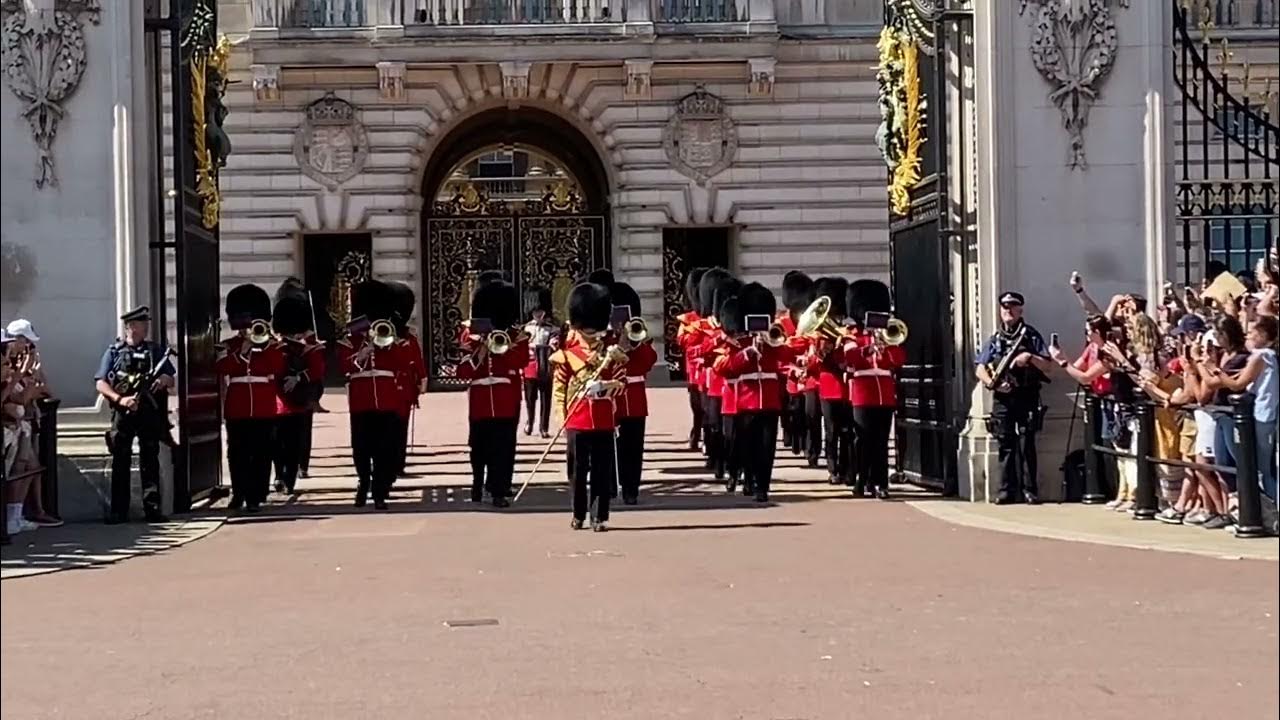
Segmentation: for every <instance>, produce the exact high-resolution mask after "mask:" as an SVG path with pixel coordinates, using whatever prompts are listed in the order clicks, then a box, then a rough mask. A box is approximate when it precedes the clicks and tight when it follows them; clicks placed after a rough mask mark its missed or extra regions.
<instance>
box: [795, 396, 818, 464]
mask: <svg viewBox="0 0 1280 720" xmlns="http://www.w3.org/2000/svg"><path fill="white" fill-rule="evenodd" d="M801 398H802V402H801V404H800V413H799V414H800V424H801V426H802V430H801V436H802V443H803V446H804V455H805V457H806V458H807V459H808V460H809V464H810V465H812V466H814V467H817V465H818V461H819V459H821V458H822V401H821V400H820V399H818V391H817V390H806V391H805V392H804V394H803V395H802V396H801Z"/></svg>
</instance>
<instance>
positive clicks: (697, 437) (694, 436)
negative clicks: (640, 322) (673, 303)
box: [676, 268, 707, 450]
mask: <svg viewBox="0 0 1280 720" xmlns="http://www.w3.org/2000/svg"><path fill="white" fill-rule="evenodd" d="M706 271H707V269H706V268H694V269H693V270H691V271H689V276H688V277H686V278H685V281H684V298H685V307H686V308H688V310H686V311H685V312H683V313H681V314H680V315H679V316H678V317H676V320H677V321H679V323H680V326H679V327H678V328H677V329H676V345H677V346H679V348H680V351H681V353H682V354H683V355H684V380H685V387H686V388H687V389H688V393H689V412H690V414H691V415H692V417H693V426H692V427H691V428H690V429H689V449H690V450H698V449H700V448H701V446H702V424H703V421H702V413H703V400H702V372H703V370H702V363H701V359H700V358H699V357H698V356H697V352H696V349H697V348H698V347H699V346H700V345H701V344H702V325H701V323H702V316H701V315H700V314H699V313H698V307H699V306H698V286H699V283H700V282H701V280H702V274H703V273H705V272H706Z"/></svg>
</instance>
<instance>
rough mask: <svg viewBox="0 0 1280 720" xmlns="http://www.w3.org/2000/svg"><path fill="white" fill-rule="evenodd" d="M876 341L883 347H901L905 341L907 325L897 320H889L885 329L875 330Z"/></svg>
mask: <svg viewBox="0 0 1280 720" xmlns="http://www.w3.org/2000/svg"><path fill="white" fill-rule="evenodd" d="M876 339H877V340H879V341H880V342H881V343H883V344H885V345H901V344H902V343H904V342H906V341H907V324H906V323H905V322H903V321H902V320H899V319H898V318H890V319H889V324H888V326H887V327H882V328H877V329H876Z"/></svg>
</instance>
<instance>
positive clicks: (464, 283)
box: [420, 106, 611, 388]
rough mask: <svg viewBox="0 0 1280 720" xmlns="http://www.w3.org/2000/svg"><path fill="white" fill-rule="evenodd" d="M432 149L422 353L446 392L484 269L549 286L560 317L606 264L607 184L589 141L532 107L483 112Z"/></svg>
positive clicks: (426, 188)
mask: <svg viewBox="0 0 1280 720" xmlns="http://www.w3.org/2000/svg"><path fill="white" fill-rule="evenodd" d="M435 148H436V151H435V152H434V153H433V154H432V156H431V157H430V159H429V160H428V162H427V166H426V167H425V168H424V172H423V176H422V177H423V180H422V194H423V205H422V222H421V225H420V227H421V248H422V252H421V259H422V278H423V280H422V288H423V294H424V297H425V300H424V302H423V309H424V316H425V326H426V327H425V332H424V340H425V342H424V348H423V349H424V352H425V353H426V362H427V369H428V373H429V374H430V377H431V382H432V385H433V386H435V387H438V388H446V387H449V386H456V385H461V383H459V382H457V381H456V380H455V379H454V377H455V373H454V370H455V368H456V364H457V362H458V361H459V360H460V359H461V356H462V352H461V349H460V348H459V347H458V334H459V333H458V328H459V325H460V323H461V322H462V321H463V320H465V319H467V318H468V317H469V310H470V306H469V301H470V295H471V291H472V289H473V288H474V285H475V280H476V278H477V276H478V275H479V274H480V273H481V272H483V271H485V270H500V271H502V272H503V273H504V274H505V275H506V277H507V278H508V279H509V280H511V281H512V282H513V283H515V284H516V286H517V287H518V288H520V289H521V290H523V289H525V288H528V287H530V286H535V285H538V286H543V287H547V288H549V289H551V291H552V296H553V298H554V301H555V303H556V307H557V309H558V310H561V311H562V309H563V303H564V301H565V299H566V298H567V296H568V293H569V289H570V288H571V287H572V286H573V284H574V283H575V282H577V281H578V280H580V279H581V278H583V277H584V276H585V275H586V274H587V273H589V272H590V271H591V270H593V269H596V268H599V267H609V265H610V257H611V247H610V232H609V230H610V228H609V222H608V216H609V212H608V198H609V187H608V173H607V171H606V168H605V166H604V164H603V163H602V162H601V159H600V157H599V155H598V154H597V153H596V151H595V148H594V147H593V146H592V144H591V141H590V140H589V139H588V138H587V137H586V136H585V135H583V133H582V132H580V131H579V130H578V129H577V128H576V127H574V126H573V125H572V124H571V123H570V122H569V121H567V120H565V119H564V118H561V117H559V116H557V115H555V114H554V113H551V112H547V111H545V110H541V109H537V108H528V107H521V108H518V109H512V108H507V107H505V106H504V107H497V108H493V109H490V110H485V111H481V112H479V113H476V114H475V115H473V116H471V117H469V118H467V119H466V120H464V121H463V122H461V123H459V125H458V126H457V127H456V128H454V129H453V130H452V131H450V132H449V133H447V134H446V135H445V136H444V137H443V138H441V139H440V141H439V142H437V143H436V144H435Z"/></svg>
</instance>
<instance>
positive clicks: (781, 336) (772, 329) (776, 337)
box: [764, 323, 787, 347]
mask: <svg viewBox="0 0 1280 720" xmlns="http://www.w3.org/2000/svg"><path fill="white" fill-rule="evenodd" d="M764 342H765V344H766V345H768V346H770V347H782V346H783V345H786V344H787V331H786V330H785V329H783V327H782V323H774V324H772V325H770V326H769V329H768V330H767V331H766V332H765V333H764Z"/></svg>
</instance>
